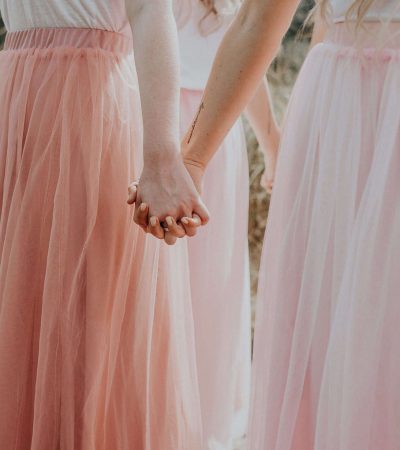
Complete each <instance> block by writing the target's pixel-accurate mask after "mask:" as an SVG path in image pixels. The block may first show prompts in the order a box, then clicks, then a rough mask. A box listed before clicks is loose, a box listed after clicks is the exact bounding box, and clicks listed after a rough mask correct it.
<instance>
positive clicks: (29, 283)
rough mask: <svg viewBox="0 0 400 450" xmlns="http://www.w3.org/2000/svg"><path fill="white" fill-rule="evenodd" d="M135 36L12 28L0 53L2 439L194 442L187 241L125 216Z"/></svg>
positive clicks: (150, 446)
mask: <svg viewBox="0 0 400 450" xmlns="http://www.w3.org/2000/svg"><path fill="white" fill-rule="evenodd" d="M131 48H132V44H131V41H130V40H128V39H127V38H126V37H125V36H122V35H119V34H115V33H110V32H102V31H95V30H76V29H74V30H64V29H60V30H56V29H54V30H52V29H49V30H32V31H28V32H21V33H15V34H14V33H11V34H10V35H8V37H7V42H6V50H5V51H3V52H1V53H0V73H1V81H2V82H1V85H0V98H1V99H2V101H1V103H0V179H1V184H0V398H1V402H0V441H1V442H2V447H4V448H9V449H11V448H13V449H16V450H26V449H30V450H54V449H60V450H72V449H74V450H110V449H113V450H114V449H115V450H128V449H129V450H131V449H133V448H134V449H137V450H159V449H163V450H176V449H180V450H187V449H189V448H190V449H201V442H200V419H199V417H200V414H199V409H198V407H199V400H198V394H197V379H196V370H195V361H194V347H193V345H194V342H193V330H192V314H191V305H190V290H189V285H188V272H187V264H188V263H187V255H186V248H185V244H184V243H180V245H178V246H176V247H175V248H172V249H169V248H167V247H165V246H163V245H161V244H160V243H159V242H157V241H156V240H153V239H146V237H145V235H144V234H143V233H142V232H141V230H139V229H138V227H136V226H135V225H134V224H133V223H132V218H131V213H132V211H131V210H130V209H129V208H127V206H126V203H125V202H126V196H127V186H128V184H129V182H131V181H132V180H134V179H136V177H137V176H138V175H139V173H140V169H141V165H142V156H141V152H142V125H141V120H142V119H141V109H140V98H139V89H138V81H137V77H136V71H135V62H134V57H133V53H132V51H131Z"/></svg>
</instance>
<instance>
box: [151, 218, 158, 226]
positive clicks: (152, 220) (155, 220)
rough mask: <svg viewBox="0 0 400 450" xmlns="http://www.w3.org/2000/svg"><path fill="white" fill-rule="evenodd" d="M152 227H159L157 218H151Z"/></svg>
mask: <svg viewBox="0 0 400 450" xmlns="http://www.w3.org/2000/svg"><path fill="white" fill-rule="evenodd" d="M150 225H151V226H152V227H155V226H156V225H157V217H151V218H150Z"/></svg>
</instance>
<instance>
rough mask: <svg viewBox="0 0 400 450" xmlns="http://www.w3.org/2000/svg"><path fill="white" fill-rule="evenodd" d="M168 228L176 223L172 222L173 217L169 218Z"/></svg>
mask: <svg viewBox="0 0 400 450" xmlns="http://www.w3.org/2000/svg"><path fill="white" fill-rule="evenodd" d="M166 221H167V224H168V226H171V225H173V224H174V221H173V220H172V217H167V219H166Z"/></svg>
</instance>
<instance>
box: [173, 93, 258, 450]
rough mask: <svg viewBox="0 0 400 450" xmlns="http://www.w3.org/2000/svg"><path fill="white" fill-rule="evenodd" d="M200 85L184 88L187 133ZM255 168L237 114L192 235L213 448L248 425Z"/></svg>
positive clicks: (201, 366)
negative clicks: (203, 218) (207, 216)
mask: <svg viewBox="0 0 400 450" xmlns="http://www.w3.org/2000/svg"><path fill="white" fill-rule="evenodd" d="M201 98H202V92H201V91H192V90H187V89H182V90H181V129H182V133H185V132H186V131H187V129H188V127H189V125H190V123H191V120H192V119H193V117H194V116H195V114H196V111H197V109H198V107H199V104H200V102H201ZM248 174H249V172H248V161H247V148H246V140H245V135H244V130H243V125H242V122H241V121H238V122H237V123H236V124H235V125H234V127H233V128H232V130H231V131H230V133H229V134H228V136H227V137H226V139H225V141H224V143H223V144H222V147H221V148H220V149H219V151H218V153H217V154H216V156H215V157H214V159H213V160H212V161H211V163H210V165H209V167H208V169H207V172H206V174H205V179H204V191H203V198H204V201H205V203H206V204H207V207H208V208H209V210H210V213H211V218H212V219H211V221H210V223H209V224H208V225H207V227H205V228H204V229H202V230H200V231H199V233H198V236H196V239H191V240H190V241H189V262H190V279H191V288H192V302H193V315H194V323H195V337H196V352H197V368H198V373H199V383H200V400H201V408H202V418H203V427H204V436H205V443H206V449H207V450H233V449H234V448H235V447H234V443H235V441H236V440H237V439H238V438H241V437H243V435H244V434H245V433H246V431H247V422H248V408H249V397H250V361H251V349H250V343H251V337H250V333H251V324H250V315H251V312H250V308H251V299H250V280H249V277H250V275H249V253H248V242H247V227H248V225H247V218H248V202H249V200H248V198H249V175H248Z"/></svg>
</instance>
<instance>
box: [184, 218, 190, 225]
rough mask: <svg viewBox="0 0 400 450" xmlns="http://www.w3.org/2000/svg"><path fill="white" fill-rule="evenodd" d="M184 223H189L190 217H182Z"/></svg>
mask: <svg viewBox="0 0 400 450" xmlns="http://www.w3.org/2000/svg"><path fill="white" fill-rule="evenodd" d="M182 223H184V224H185V225H189V219H187V218H186V217H184V218H183V219H182Z"/></svg>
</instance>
